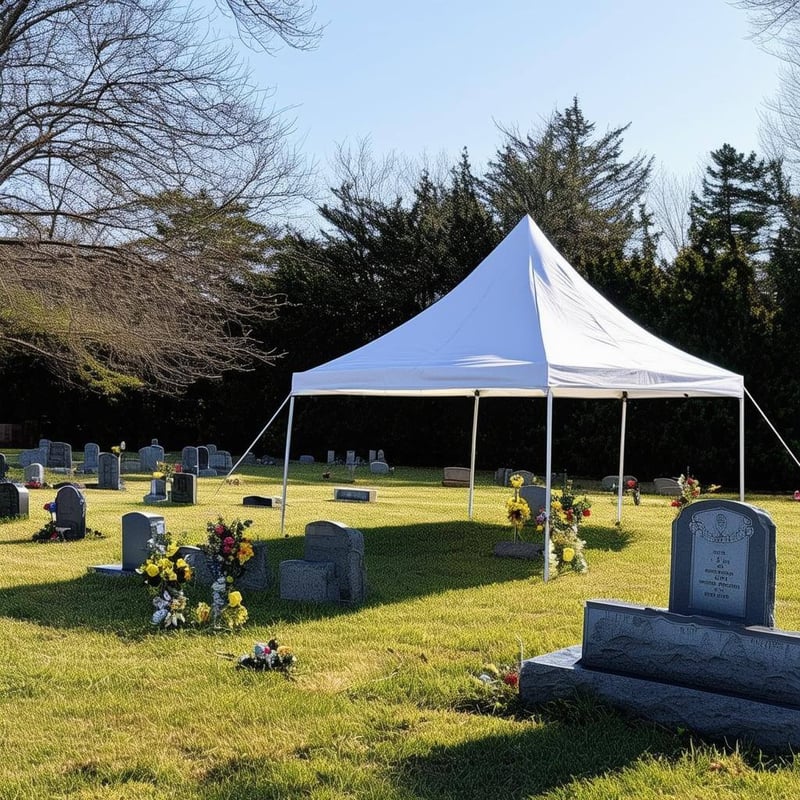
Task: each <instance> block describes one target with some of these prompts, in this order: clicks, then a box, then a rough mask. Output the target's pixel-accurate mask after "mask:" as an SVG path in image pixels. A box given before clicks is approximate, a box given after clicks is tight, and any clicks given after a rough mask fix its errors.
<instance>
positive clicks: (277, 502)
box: [242, 494, 282, 508]
mask: <svg viewBox="0 0 800 800" xmlns="http://www.w3.org/2000/svg"><path fill="white" fill-rule="evenodd" d="M281 502H282V500H281V498H280V497H265V496H264V495H260V494H250V495H248V496H247V497H243V498H242V505H243V506H262V507H263V508H280V507H281Z"/></svg>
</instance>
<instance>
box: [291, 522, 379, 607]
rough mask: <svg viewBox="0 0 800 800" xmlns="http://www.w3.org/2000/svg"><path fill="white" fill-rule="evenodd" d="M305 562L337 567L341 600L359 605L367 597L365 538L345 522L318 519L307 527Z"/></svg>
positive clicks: (304, 541) (304, 542)
mask: <svg viewBox="0 0 800 800" xmlns="http://www.w3.org/2000/svg"><path fill="white" fill-rule="evenodd" d="M303 544H304V553H303V558H304V560H305V561H323V562H325V561H330V562H332V563H333V564H334V565H335V569H336V579H337V581H338V583H339V599H341V600H346V601H349V602H354V603H360V602H361V601H363V600H364V597H365V595H366V572H365V569H364V537H363V535H362V533H361V531H359V530H356V529H354V528H348V527H347V525H345V524H344V523H342V522H330V521H328V520H319V521H318V522H309V523H308V525H306V532H305V537H304V540H303Z"/></svg>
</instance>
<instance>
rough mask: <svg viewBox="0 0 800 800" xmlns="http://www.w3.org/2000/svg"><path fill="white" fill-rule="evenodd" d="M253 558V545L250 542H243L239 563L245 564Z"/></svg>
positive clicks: (240, 547) (240, 546)
mask: <svg viewBox="0 0 800 800" xmlns="http://www.w3.org/2000/svg"><path fill="white" fill-rule="evenodd" d="M252 557H253V545H251V544H250V542H244V541H243V542H242V543H241V544H240V545H239V563H240V564H244V562H245V561H249V560H250V559H251V558H252Z"/></svg>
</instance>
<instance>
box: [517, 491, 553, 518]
mask: <svg viewBox="0 0 800 800" xmlns="http://www.w3.org/2000/svg"><path fill="white" fill-rule="evenodd" d="M519 496H520V497H521V498H522V499H523V500H524V501H525V502H526V503H527V504H528V508H530V510H531V516H532V517H535V516H536V515H537V514H538V513H539V510H540V509H543V508H544V507H545V504H546V502H547V489H545V487H544V486H520V489H519Z"/></svg>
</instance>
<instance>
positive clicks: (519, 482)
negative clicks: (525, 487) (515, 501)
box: [508, 475, 525, 489]
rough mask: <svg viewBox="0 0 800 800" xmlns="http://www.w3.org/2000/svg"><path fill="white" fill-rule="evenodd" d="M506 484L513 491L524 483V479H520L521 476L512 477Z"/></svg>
mask: <svg viewBox="0 0 800 800" xmlns="http://www.w3.org/2000/svg"><path fill="white" fill-rule="evenodd" d="M508 482H509V484H510V485H511V487H512V488H513V489H519V487H520V486H522V484H523V483H525V479H524V478H523V477H522V475H512V476H511V477H510V478H509V479H508Z"/></svg>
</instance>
